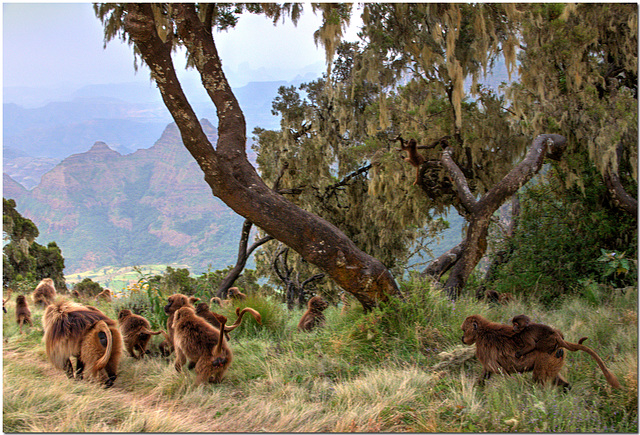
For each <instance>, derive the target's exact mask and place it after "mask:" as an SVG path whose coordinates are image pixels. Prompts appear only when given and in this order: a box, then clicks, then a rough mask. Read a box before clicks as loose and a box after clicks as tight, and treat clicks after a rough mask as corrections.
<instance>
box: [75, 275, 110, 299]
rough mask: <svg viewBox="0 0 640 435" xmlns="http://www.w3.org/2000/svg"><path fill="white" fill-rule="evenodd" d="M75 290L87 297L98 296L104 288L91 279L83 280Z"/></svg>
mask: <svg viewBox="0 0 640 435" xmlns="http://www.w3.org/2000/svg"><path fill="white" fill-rule="evenodd" d="M73 289H74V290H76V291H77V292H78V293H79V294H80V295H82V296H87V297H94V296H97V295H98V294H99V293H100V292H101V291H102V290H103V288H102V287H100V284H98V283H97V282H94V281H92V280H91V278H85V279H83V280H82V281H81V282H79V283H77V284H76V285H74V286H73Z"/></svg>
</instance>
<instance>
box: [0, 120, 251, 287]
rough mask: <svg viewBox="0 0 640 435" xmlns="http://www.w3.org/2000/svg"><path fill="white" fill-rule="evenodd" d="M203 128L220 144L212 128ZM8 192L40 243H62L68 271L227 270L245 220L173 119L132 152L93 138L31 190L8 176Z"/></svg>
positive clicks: (5, 176) (4, 190) (233, 260)
mask: <svg viewBox="0 0 640 435" xmlns="http://www.w3.org/2000/svg"><path fill="white" fill-rule="evenodd" d="M203 126H205V127H206V131H207V134H208V136H209V138H210V140H212V143H215V140H216V131H215V128H214V127H213V126H212V125H211V124H210V123H209V122H208V121H206V120H204V121H203ZM3 196H4V197H5V198H13V199H15V200H16V202H17V205H18V206H17V209H18V211H19V212H20V213H22V214H23V216H25V217H28V218H29V219H31V220H32V221H33V222H34V223H35V224H36V225H37V226H38V229H39V230H40V237H39V238H38V241H39V242H40V243H45V244H46V243H47V242H49V241H56V242H57V244H58V246H60V248H61V249H62V254H63V256H64V257H65V265H66V268H65V273H67V274H70V273H74V272H79V271H83V270H88V269H94V268H97V267H101V266H107V265H109V266H132V265H142V264H164V263H167V264H168V263H181V264H187V265H189V266H191V267H192V268H193V270H194V271H196V272H200V271H205V270H206V268H207V267H208V266H209V265H211V266H212V267H213V269H218V268H223V267H226V266H227V265H230V264H233V263H234V262H235V254H236V250H237V242H238V238H239V236H240V229H241V226H242V221H243V219H242V217H240V216H238V215H236V214H235V213H234V212H233V211H232V210H231V209H229V208H228V207H227V206H226V205H225V204H223V203H222V202H221V201H220V200H218V199H217V198H215V197H214V196H213V194H212V193H211V189H210V188H209V186H208V185H207V184H206V182H205V181H204V176H203V174H202V172H201V170H200V168H198V166H197V164H196V162H195V160H194V159H193V158H192V157H191V155H190V154H189V153H188V151H187V150H186V149H185V148H184V146H183V145H182V141H181V138H180V134H179V131H178V129H177V127H176V126H175V124H170V125H169V126H168V127H167V128H166V129H165V131H164V132H163V134H162V136H161V137H160V139H159V140H158V141H157V142H156V143H155V144H154V145H153V146H152V147H150V148H148V149H142V150H138V151H136V152H135V153H133V154H128V155H121V154H120V153H118V152H117V151H114V150H113V149H111V148H110V147H109V146H108V145H107V144H105V143H104V142H96V143H95V144H94V145H93V146H92V147H91V149H89V151H87V152H85V153H79V154H74V155H71V156H69V157H67V158H66V159H64V160H63V161H62V162H60V163H59V164H58V165H57V166H55V167H54V168H53V169H52V170H51V171H49V172H48V173H46V174H44V175H43V176H42V179H41V182H40V184H39V185H38V186H36V187H35V188H34V189H33V190H31V191H29V190H26V189H24V188H23V187H22V186H21V185H20V184H18V183H16V182H15V181H13V180H12V179H11V178H10V177H9V176H7V175H6V174H4V186H3Z"/></svg>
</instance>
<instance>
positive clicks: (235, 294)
mask: <svg viewBox="0 0 640 435" xmlns="http://www.w3.org/2000/svg"><path fill="white" fill-rule="evenodd" d="M227 297H228V298H229V299H231V300H237V301H243V300H245V299H247V295H245V294H244V293H242V292H241V291H240V290H239V289H238V287H231V288H230V289H229V291H228V293H227Z"/></svg>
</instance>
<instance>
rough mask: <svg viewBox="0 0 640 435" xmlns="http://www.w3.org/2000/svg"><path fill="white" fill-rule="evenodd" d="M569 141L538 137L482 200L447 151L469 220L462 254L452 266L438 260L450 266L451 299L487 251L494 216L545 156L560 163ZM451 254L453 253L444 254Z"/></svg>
mask: <svg viewBox="0 0 640 435" xmlns="http://www.w3.org/2000/svg"><path fill="white" fill-rule="evenodd" d="M566 142H567V140H566V139H565V138H564V137H563V136H560V135H557V134H542V135H539V136H538V137H536V138H535V139H534V141H533V143H532V144H531V147H530V148H529V151H528V152H527V155H526V156H525V158H524V160H523V161H522V162H520V164H518V165H517V166H516V167H515V168H513V169H512V170H511V171H510V172H509V173H508V174H507V175H506V176H505V177H504V178H503V179H502V180H501V181H500V182H499V183H498V184H496V185H495V186H494V187H493V188H491V190H489V191H488V192H487V193H486V194H485V195H484V196H483V197H482V198H480V199H479V200H476V198H475V197H474V195H473V193H472V192H471V189H469V185H468V184H467V180H466V178H465V177H464V175H463V173H462V171H461V170H460V168H459V167H458V165H457V164H456V163H455V162H454V161H453V159H452V158H451V150H450V149H448V148H447V149H445V150H444V152H443V153H442V157H441V162H442V164H443V166H444V167H445V168H446V170H447V172H448V174H449V178H451V180H452V182H453V183H454V186H455V190H456V193H457V195H458V198H459V199H460V202H461V204H462V206H463V207H464V209H465V210H466V212H467V214H468V218H467V219H468V221H469V226H468V228H467V235H466V237H465V239H464V241H463V242H462V243H461V245H460V246H459V247H456V248H458V249H459V250H460V252H459V254H458V255H457V256H456V257H455V258H454V259H453V264H451V262H447V261H440V259H438V260H436V262H438V263H440V264H442V265H443V267H444V266H447V267H451V271H450V273H449V277H448V279H447V281H446V282H445V284H444V289H445V291H446V292H447V294H448V296H449V297H450V298H451V299H456V298H457V297H458V296H459V294H460V291H461V290H462V288H463V287H464V286H465V284H466V282H467V279H468V278H469V275H471V272H473V269H475V267H476V265H477V264H478V262H479V261H480V259H481V258H482V256H483V255H484V253H485V251H486V249H487V233H488V229H489V224H490V222H491V216H492V215H493V213H494V212H495V211H496V210H497V209H498V208H499V207H500V206H501V205H502V203H504V201H505V200H506V199H507V198H509V197H510V196H512V195H513V194H514V193H516V191H517V190H518V189H519V188H520V187H521V186H523V185H524V184H525V183H526V182H527V181H529V180H530V179H531V178H532V177H533V176H534V175H535V174H536V173H537V172H538V171H539V170H540V168H541V167H542V163H543V161H544V159H545V157H548V158H550V159H554V160H559V159H560V157H561V156H562V153H563V152H564V149H565V147H566ZM448 254H450V253H447V254H445V255H448ZM442 274H443V271H442V270H441V269H438V268H436V267H433V268H431V269H430V275H432V276H434V277H440V276H441V275H442Z"/></svg>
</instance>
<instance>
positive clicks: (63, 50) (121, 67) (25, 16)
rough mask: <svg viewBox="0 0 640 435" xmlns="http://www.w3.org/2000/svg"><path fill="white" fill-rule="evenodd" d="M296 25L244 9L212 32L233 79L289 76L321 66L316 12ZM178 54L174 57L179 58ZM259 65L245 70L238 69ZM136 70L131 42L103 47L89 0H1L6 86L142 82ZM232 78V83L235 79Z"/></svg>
mask: <svg viewBox="0 0 640 435" xmlns="http://www.w3.org/2000/svg"><path fill="white" fill-rule="evenodd" d="M305 9H306V11H307V12H306V13H305V14H304V15H303V17H302V19H301V20H300V22H299V23H298V26H297V27H294V26H293V25H292V24H290V23H287V24H285V25H283V24H278V26H275V27H274V26H273V24H272V23H271V22H270V21H269V20H268V19H266V18H264V17H263V16H250V15H249V16H243V17H242V18H241V19H240V22H239V23H238V26H237V27H236V28H235V29H232V30H230V31H229V32H222V33H218V34H216V35H215V39H216V44H217V46H218V50H219V52H220V55H221V58H222V61H223V67H224V69H225V72H226V73H227V75H228V76H229V79H230V81H231V82H232V84H235V85H240V84H244V83H243V82H246V81H249V80H252V81H261V80H274V79H277V77H274V76H273V75H274V74H275V75H282V77H279V79H283V80H291V79H292V78H293V77H288V76H287V75H288V74H291V71H292V70H294V69H302V68H304V67H305V66H308V65H312V64H314V65H315V68H316V69H317V70H318V71H319V72H320V71H322V69H323V62H324V50H323V49H322V48H320V49H318V48H317V47H316V46H315V44H314V42H313V32H314V31H315V30H316V29H317V28H318V26H319V25H320V21H321V19H320V17H318V16H315V15H314V14H313V13H312V12H311V8H310V7H308V8H305ZM182 62H183V57H182V56H179V59H176V64H178V63H179V64H180V65H182ZM247 66H248V67H249V69H250V70H260V69H261V68H263V70H262V72H259V71H256V72H254V73H252V74H251V76H250V77H245V76H246V74H245V75H242V74H237V73H236V72H237V71H238V70H239V69H241V68H242V69H243V70H245V72H246V67H247ZM148 76H149V75H148V70H147V69H140V70H139V71H138V73H137V74H134V69H133V54H132V49H131V47H129V46H127V45H126V44H123V43H121V42H120V41H119V40H114V41H111V42H110V43H109V44H108V45H107V48H106V49H103V34H102V25H101V23H100V21H99V20H98V19H97V18H96V17H95V15H94V13H93V8H92V5H91V3H4V4H3V86H4V87H9V86H33V87H41V86H45V87H56V86H65V87H67V86H69V87H81V86H84V85H86V84H103V83H121V82H131V81H145V82H147V83H148ZM234 82H235V83H234Z"/></svg>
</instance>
